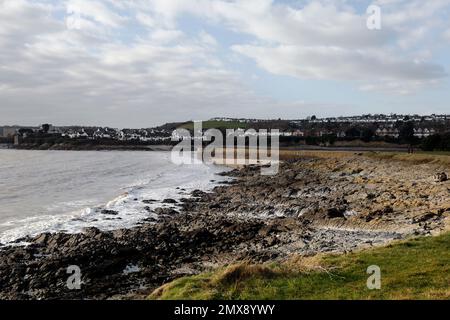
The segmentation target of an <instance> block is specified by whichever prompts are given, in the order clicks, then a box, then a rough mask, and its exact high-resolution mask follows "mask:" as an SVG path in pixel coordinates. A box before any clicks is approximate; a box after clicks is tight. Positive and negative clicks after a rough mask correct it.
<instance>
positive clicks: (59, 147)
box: [0, 143, 172, 151]
mask: <svg viewBox="0 0 450 320" xmlns="http://www.w3.org/2000/svg"><path fill="white" fill-rule="evenodd" d="M3 146H4V147H2V146H1V145H0V148H2V149H8V148H9V149H17V150H55V151H170V150H171V149H172V146H170V145H108V144H79V145H74V144H69V143H59V144H42V145H41V144H28V143H23V144H20V145H6V144H5V145H3Z"/></svg>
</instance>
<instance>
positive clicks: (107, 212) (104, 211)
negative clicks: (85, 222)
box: [101, 209, 119, 216]
mask: <svg viewBox="0 0 450 320" xmlns="http://www.w3.org/2000/svg"><path fill="white" fill-rule="evenodd" d="M101 214H105V215H109V216H117V215H118V214H119V212H118V211H116V210H107V209H103V210H102V211H101Z"/></svg>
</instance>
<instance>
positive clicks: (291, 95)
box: [0, 0, 450, 128]
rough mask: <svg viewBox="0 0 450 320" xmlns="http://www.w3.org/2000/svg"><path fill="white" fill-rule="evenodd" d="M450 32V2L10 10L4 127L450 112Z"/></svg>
mask: <svg viewBox="0 0 450 320" xmlns="http://www.w3.org/2000/svg"><path fill="white" fill-rule="evenodd" d="M371 5H374V6H376V7H375V8H379V10H380V11H379V18H380V19H379V20H376V21H379V28H375V29H374V28H369V27H368V23H367V22H368V20H369V22H371V21H374V20H373V19H376V18H377V17H378V16H376V15H374V14H375V12H374V11H370V10H369V11H368V8H369V6H371ZM371 8H373V7H371ZM449 21H450V0H427V1H423V0H373V1H367V0H316V1H310V0H278V1H277V0H67V1H62V0H60V1H56V0H0V124H4V125H6V124H9V125H12V124H22V125H39V124H42V123H52V124H54V125H102V126H112V127H117V128H124V127H151V126H155V125H160V124H163V123H166V122H177V121H188V120H206V119H209V118H212V117H222V116H223V117H245V118H260V119H268V118H282V119H300V118H305V117H307V116H311V115H316V116H318V117H327V116H340V115H358V114H368V113H372V114H374V113H387V114H389V113H403V114H405V113H408V114H414V113H417V114H431V113H437V114H443V113H447V114H449V113H450V103H449V101H450V80H449V72H450V23H449ZM372 25H373V24H372Z"/></svg>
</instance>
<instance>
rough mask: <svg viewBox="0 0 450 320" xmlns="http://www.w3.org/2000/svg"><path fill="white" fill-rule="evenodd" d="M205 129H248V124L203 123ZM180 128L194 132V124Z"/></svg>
mask: <svg viewBox="0 0 450 320" xmlns="http://www.w3.org/2000/svg"><path fill="white" fill-rule="evenodd" d="M202 125H203V129H238V128H241V129H247V127H248V124H247V123H244V122H239V121H203V123H202ZM179 128H182V129H188V130H193V129H194V123H193V122H188V123H185V124H183V125H181V126H180V127H179Z"/></svg>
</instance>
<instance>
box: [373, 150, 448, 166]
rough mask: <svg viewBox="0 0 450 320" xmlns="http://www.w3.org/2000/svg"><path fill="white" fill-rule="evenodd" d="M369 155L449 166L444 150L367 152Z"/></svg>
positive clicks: (376, 157)
mask: <svg viewBox="0 0 450 320" xmlns="http://www.w3.org/2000/svg"><path fill="white" fill-rule="evenodd" d="M366 154H367V155H368V156H369V157H372V158H375V159H381V160H393V161H406V162H409V163H411V164H438V165H444V166H450V157H449V156H448V155H447V154H446V152H419V153H413V154H408V153H397V152H367V153H366Z"/></svg>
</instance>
